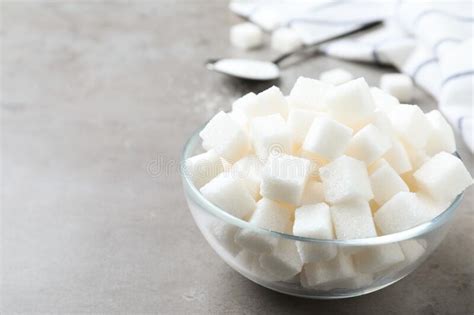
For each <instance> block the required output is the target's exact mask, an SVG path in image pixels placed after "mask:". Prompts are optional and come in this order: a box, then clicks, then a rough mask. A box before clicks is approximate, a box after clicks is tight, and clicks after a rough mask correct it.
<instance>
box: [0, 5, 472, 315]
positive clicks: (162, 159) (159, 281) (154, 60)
mask: <svg viewBox="0 0 474 315" xmlns="http://www.w3.org/2000/svg"><path fill="white" fill-rule="evenodd" d="M1 15H2V16H1V18H2V22H1V40H2V45H3V46H2V49H1V53H2V65H1V66H2V67H1V80H2V82H1V95H2V100H1V132H2V146H1V148H2V152H1V157H2V177H1V178H2V199H1V200H2V202H1V206H2V218H1V223H2V234H1V236H2V242H1V245H2V247H1V249H2V269H1V276H2V278H1V279H2V284H1V298H2V304H1V313H3V314H13V313H83V314H84V313H119V312H120V313H163V314H185V313H189V314H208V313H210V314H223V313H244V314H253V313H258V314H264V313H271V314H287V313H299V312H308V313H318V314H319V313H321V314H323V313H328V312H331V311H332V312H334V313H340V314H381V313H384V314H472V313H473V312H474V303H473V300H474V299H473V297H474V294H473V292H474V290H473V284H474V280H473V279H474V261H473V260H474V246H473V241H474V224H473V223H474V210H473V189H472V188H470V189H469V190H468V191H467V193H466V198H465V200H464V202H463V204H462V206H461V207H460V208H459V209H458V212H457V214H456V218H455V221H454V223H453V226H452V229H451V231H450V232H449V234H448V236H447V237H446V239H445V240H444V242H443V243H442V244H441V246H440V247H439V248H438V250H436V251H435V252H434V253H433V255H432V257H430V258H429V259H428V260H427V261H426V262H425V263H424V264H423V265H422V266H421V267H420V268H419V269H418V270H416V271H415V272H414V273H413V274H411V275H409V276H408V277H406V278H405V279H403V280H402V281H400V282H398V283H396V284H394V285H392V286H390V287H388V288H386V289H384V290H382V291H379V292H375V293H372V294H370V295H367V296H363V297H358V298H352V299H346V300H339V301H318V300H307V299H301V298H295V297H290V296H285V295H282V294H279V293H276V292H272V291H270V290H267V289H265V288H262V287H260V286H258V285H256V284H254V283H252V282H250V281H248V280H246V279H245V278H243V277H242V276H241V275H239V274H238V273H236V272H235V271H233V270H232V269H231V268H230V267H228V266H227V265H226V264H225V263H224V262H223V261H222V260H220V259H219V258H218V256H217V255H216V254H215V253H214V252H213V251H212V249H211V248H210V247H209V245H208V244H207V243H206V241H205V240H204V238H203V237H202V236H201V235H200V232H199V231H198V229H197V227H196V226H195V224H194V222H193V219H192V217H191V215H190V213H189V211H188V208H187V206H186V203H185V201H184V199H183V192H182V188H181V182H180V178H179V175H178V172H177V164H178V162H179V156H180V152H181V149H182V147H183V144H184V142H185V141H186V139H187V138H188V137H189V136H190V135H191V133H192V132H193V130H195V129H196V128H197V127H198V126H200V125H201V124H203V123H204V122H205V121H206V120H207V119H208V118H209V117H210V116H211V115H212V114H213V113H215V112H216V111H218V110H219V109H229V107H230V103H231V100H232V99H234V98H236V97H238V96H239V95H242V94H243V93H246V92H248V91H260V90H262V89H264V88H266V87H267V86H268V84H253V83H245V82H238V81H234V80H230V79H228V78H225V77H223V76H220V75H217V74H213V73H210V72H207V71H206V70H205V68H204V67H203V61H204V60H205V59H206V58H208V57H215V56H239V55H242V56H243V55H248V56H255V57H262V56H263V57H269V56H271V55H272V54H273V55H274V53H272V52H269V51H268V50H260V51H255V52H250V53H244V52H240V51H237V50H235V49H234V48H232V47H231V46H230V45H229V43H228V30H229V25H231V24H233V23H235V22H236V21H238V19H237V18H236V17H235V16H233V15H232V14H231V13H230V12H228V10H227V2H223V1H220V2H217V1H204V0H199V1H185V2H181V3H179V4H175V3H174V2H173V1H158V2H145V1H139V2H134V3H133V4H125V3H115V2H111V1H104V2H98V1H97V2H96V1H84V2H81V3H79V2H71V3H60V2H57V1H44V2H42V3H39V4H36V3H34V2H32V1H31V2H29V1H22V2H8V1H7V2H5V1H4V2H3V3H2V4H1ZM336 66H341V67H345V68H347V69H349V70H350V71H351V72H352V73H354V74H355V75H357V76H365V77H366V78H367V80H368V81H369V83H371V84H373V85H376V84H377V83H378V80H379V76H380V75H381V74H382V73H384V72H386V71H390V70H389V69H380V68H376V67H373V66H369V65H363V64H354V63H348V62H343V61H337V60H334V59H330V58H327V57H318V58H313V59H311V60H308V61H306V62H295V63H294V64H293V65H292V67H288V69H286V70H285V71H284V76H283V78H282V80H281V81H280V82H277V83H278V85H280V86H281V88H282V90H283V91H284V92H285V93H287V92H288V91H289V89H290V87H291V85H292V84H293V82H294V81H295V79H296V78H297V77H298V76H299V75H304V76H309V77H317V76H318V74H319V73H320V72H321V71H323V70H327V69H330V68H333V67H336ZM416 103H418V104H420V105H421V106H422V107H423V108H424V109H425V110H427V109H430V108H433V107H434V106H435V103H434V101H433V100H432V99H431V98H430V97H429V96H427V95H425V94H424V93H422V92H421V91H418V92H417V95H416ZM458 145H459V151H460V154H461V156H462V157H463V159H464V160H465V162H466V164H467V165H468V167H469V168H470V169H471V170H472V166H473V157H472V155H471V154H470V153H469V152H468V151H467V150H466V147H465V146H464V144H462V142H461V141H460V139H458Z"/></svg>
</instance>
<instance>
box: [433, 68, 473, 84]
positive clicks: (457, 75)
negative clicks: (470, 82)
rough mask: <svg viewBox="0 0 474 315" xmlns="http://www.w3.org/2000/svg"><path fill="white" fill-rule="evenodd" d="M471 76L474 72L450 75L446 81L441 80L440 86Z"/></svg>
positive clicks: (468, 71) (467, 71)
mask: <svg viewBox="0 0 474 315" xmlns="http://www.w3.org/2000/svg"><path fill="white" fill-rule="evenodd" d="M471 75H474V70H466V71H463V72H458V73H455V74H452V75H450V76H449V77H447V78H446V79H444V80H443V82H442V83H441V86H442V87H443V86H444V85H445V84H446V83H448V82H449V81H452V80H455V79H459V78H463V77H467V76H471Z"/></svg>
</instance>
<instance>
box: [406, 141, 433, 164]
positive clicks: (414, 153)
mask: <svg viewBox="0 0 474 315" xmlns="http://www.w3.org/2000/svg"><path fill="white" fill-rule="evenodd" d="M405 149H406V152H407V153H408V157H409V158H410V163H411V166H412V168H413V169H414V170H416V169H418V168H420V166H422V165H423V164H425V162H427V161H428V160H429V159H430V157H429V156H428V154H426V151H425V150H424V149H419V148H414V147H413V146H411V145H410V144H405Z"/></svg>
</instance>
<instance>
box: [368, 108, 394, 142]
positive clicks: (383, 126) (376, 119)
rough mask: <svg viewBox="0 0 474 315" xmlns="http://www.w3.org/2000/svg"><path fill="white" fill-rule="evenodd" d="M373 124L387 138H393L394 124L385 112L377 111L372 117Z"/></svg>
mask: <svg viewBox="0 0 474 315" xmlns="http://www.w3.org/2000/svg"><path fill="white" fill-rule="evenodd" d="M371 123H372V124H373V125H374V126H375V127H377V128H378V129H379V130H380V131H382V132H383V133H385V134H386V135H387V136H393V133H394V132H393V127H392V123H391V121H390V118H388V115H387V114H386V113H385V112H382V111H376V112H375V113H374V114H373V115H372V120H371Z"/></svg>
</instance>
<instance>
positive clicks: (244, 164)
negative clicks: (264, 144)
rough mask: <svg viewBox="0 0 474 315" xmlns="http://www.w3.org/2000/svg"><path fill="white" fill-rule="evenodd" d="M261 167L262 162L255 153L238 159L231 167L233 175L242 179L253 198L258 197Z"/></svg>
mask: <svg viewBox="0 0 474 315" xmlns="http://www.w3.org/2000/svg"><path fill="white" fill-rule="evenodd" d="M262 169H263V163H262V162H261V161H260V159H259V158H258V157H257V156H255V155H247V156H246V157H244V158H242V159H240V160H238V161H237V162H235V163H234V165H233V166H232V169H231V172H232V175H233V176H237V177H240V178H241V179H243V180H244V183H245V185H246V187H247V189H248V190H249V192H250V194H251V195H252V197H253V198H254V199H255V200H257V199H259V197H260V183H261V181H262Z"/></svg>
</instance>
